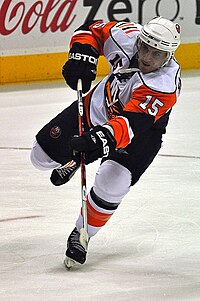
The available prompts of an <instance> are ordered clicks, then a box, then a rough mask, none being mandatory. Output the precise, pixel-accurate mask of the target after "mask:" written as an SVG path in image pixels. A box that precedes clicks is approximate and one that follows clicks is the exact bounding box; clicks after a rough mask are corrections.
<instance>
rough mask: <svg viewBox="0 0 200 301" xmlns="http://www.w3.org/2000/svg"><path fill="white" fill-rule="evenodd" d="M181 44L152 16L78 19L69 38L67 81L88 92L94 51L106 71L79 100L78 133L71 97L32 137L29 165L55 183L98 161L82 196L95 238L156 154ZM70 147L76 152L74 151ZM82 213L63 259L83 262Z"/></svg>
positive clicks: (169, 25) (174, 91)
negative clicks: (81, 156)
mask: <svg viewBox="0 0 200 301" xmlns="http://www.w3.org/2000/svg"><path fill="white" fill-rule="evenodd" d="M179 44H180V27H179V25H178V24H174V23H173V22H171V21H169V20H167V19H165V18H163V17H156V18H154V19H153V20H151V21H150V22H148V23H147V24H145V25H144V26H141V25H139V24H136V23H126V22H108V23H102V22H101V21H97V22H93V23H92V22H91V23H90V24H84V25H82V26H81V27H80V28H78V29H77V30H76V31H75V32H74V34H73V36H72V39H71V43H70V51H69V59H68V61H67V62H66V64H65V65H64V66H63V76H64V78H65V80H66V82H67V84H68V85H69V86H70V87H71V88H72V89H74V90H76V89H77V81H78V79H79V78H80V79H82V82H83V92H84V93H86V92H88V91H89V90H90V87H91V82H92V81H93V80H94V79H95V76H96V65H97V60H98V57H99V55H104V56H105V57H106V59H107V61H108V63H109V65H110V70H111V71H110V74H109V75H108V76H106V77H105V78H104V79H103V80H102V81H100V82H99V83H98V84H97V85H96V86H95V87H94V88H93V89H92V90H91V91H90V92H88V93H87V94H86V95H85V97H84V98H83V101H84V122H85V133H84V134H83V136H81V137H78V136H77V135H78V113H77V101H75V102H74V103H72V104H71V105H70V106H69V107H68V108H66V109H65V110H64V111H63V112H61V113H60V114H59V115H58V116H56V117H55V118H54V119H53V120H51V121H50V122H49V123H48V124H47V125H45V126H44V127H43V128H42V129H41V130H40V131H39V133H38V134H37V135H36V142H35V143H34V146H33V149H32V152H31V161H32V163H33V165H34V166H35V167H36V168H38V169H41V170H49V169H53V172H52V175H51V181H52V183H53V184H54V185H62V184H64V183H66V182H67V181H69V180H70V178H71V177H72V176H73V174H74V173H75V172H76V170H77V169H78V168H79V166H80V159H79V152H80V151H84V152H85V156H86V164H89V163H91V162H93V161H95V160H97V159H98V158H102V161H101V165H100V167H99V169H98V171H97V173H96V176H95V179H94V185H93V187H92V189H91V190H90V192H89V193H88V196H87V206H88V234H89V237H92V236H94V235H95V234H96V233H97V232H98V231H99V230H100V229H101V227H102V226H104V225H105V224H106V222H107V221H108V220H109V218H110V217H111V216H112V214H113V213H114V212H115V210H116V209H117V207H118V206H119V204H120V203H121V201H122V199H123V198H124V196H125V195H126V194H127V193H128V192H129V190H130V187H131V186H133V185H134V184H135V183H136V182H137V181H138V180H139V178H140V176H141V175H142V174H143V173H144V171H145V170H146V169H147V168H148V166H149V165H150V164H151V162H152V161H153V159H154V158H155V156H156V155H157V153H158V151H159V149H160V147H161V143H162V135H163V134H164V133H165V131H166V126H167V123H168V119H169V115H170V112H171V109H172V107H173V106H174V104H175V103H176V101H177V97H178V95H179V92H180V86H181V81H180V67H179V64H178V63H177V61H176V60H175V58H174V52H175V50H176V49H177V48H178V46H179ZM74 151H76V152H74ZM82 220H83V219H82V215H81V213H80V215H79V218H78V220H77V221H76V227H75V228H74V230H73V231H72V233H71V234H70V236H69V238H68V242H67V251H66V256H67V257H68V258H71V259H73V260H75V261H76V262H79V263H81V264H83V263H84V262H85V260H86V254H87V251H86V250H85V248H84V246H83V245H81V243H80V241H79V236H80V233H79V231H80V228H82Z"/></svg>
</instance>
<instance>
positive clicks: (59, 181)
mask: <svg viewBox="0 0 200 301" xmlns="http://www.w3.org/2000/svg"><path fill="white" fill-rule="evenodd" d="M79 167H80V163H77V162H76V161H74V160H71V161H70V162H68V163H67V164H66V165H64V166H62V167H60V168H56V169H54V170H53V171H52V174H51V177H50V180H51V183H52V184H53V185H55V186H60V185H63V184H65V183H67V182H68V181H69V180H70V179H71V177H73V175H74V174H75V172H76V171H77V170H78V169H79Z"/></svg>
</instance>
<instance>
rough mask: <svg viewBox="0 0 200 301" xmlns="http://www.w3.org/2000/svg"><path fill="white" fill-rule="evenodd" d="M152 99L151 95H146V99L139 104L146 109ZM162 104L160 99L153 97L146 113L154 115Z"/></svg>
mask: <svg viewBox="0 0 200 301" xmlns="http://www.w3.org/2000/svg"><path fill="white" fill-rule="evenodd" d="M151 100H152V96H150V95H147V96H146V100H145V101H144V102H142V103H140V104H139V106H140V107H141V108H142V109H143V110H146V109H147V106H148V104H149V103H150V102H151ZM163 105H164V104H163V103H162V101H160V100H159V99H157V98H156V99H155V100H154V101H153V102H152V104H151V106H150V107H149V108H148V109H147V111H148V113H149V114H150V115H152V116H156V115H157V113H158V110H159V107H162V106H163Z"/></svg>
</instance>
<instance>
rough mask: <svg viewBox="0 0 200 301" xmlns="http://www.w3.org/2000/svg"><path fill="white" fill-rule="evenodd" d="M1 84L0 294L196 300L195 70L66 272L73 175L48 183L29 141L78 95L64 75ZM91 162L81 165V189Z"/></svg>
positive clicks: (199, 211) (199, 75) (199, 249)
mask: <svg viewBox="0 0 200 301" xmlns="http://www.w3.org/2000/svg"><path fill="white" fill-rule="evenodd" d="M0 92H1V93H0V121H1V131H0V155H1V161H0V162H1V163H0V164H1V168H0V183H1V189H0V202H1V216H0V301H27V300H29V301H77V300H83V301H89V300H91V301H93V300H95V301H112V300H114V301H118V300H134V301H162V300H163V301H169V300H170V301H172V300H173V301H178V300H180V301H186V300H187V301H193V300H200V72H190V73H184V74H183V90H182V95H181V97H180V98H179V101H178V103H177V105H176V106H175V108H174V110H173V112H172V114H171V118H170V123H169V126H168V131H167V134H166V135H165V137H164V143H163V147H162V149H161V151H160V153H159V155H158V156H157V158H156V159H155V160H154V162H153V163H152V165H151V166H150V167H149V169H148V170H147V171H146V173H145V174H144V175H143V176H142V177H141V179H140V181H139V182H138V183H137V184H136V185H135V186H134V187H133V188H132V189H131V192H130V193H129V194H128V196H127V197H126V198H125V199H124V200H123V202H122V204H121V205H120V207H119V208H118V210H117V211H116V213H115V214H114V215H113V217H112V218H111V219H110V221H109V222H108V223H107V224H106V226H105V227H104V228H103V229H102V230H101V231H100V232H99V233H98V234H97V235H96V236H95V237H94V238H93V239H91V241H90V244H89V253H88V257H87V262H86V264H85V265H83V266H76V267H74V269H73V270H71V271H70V272H69V271H66V270H65V268H64V266H63V258H64V252H65V247H66V239H67V237H68V235H69V234H70V232H71V230H72V229H73V227H74V223H75V220H76V218H77V216H78V214H79V210H80V205H81V201H80V173H79V172H78V173H77V174H76V175H75V176H74V178H73V179H72V180H71V181H70V182H69V183H68V184H67V185H65V186H62V187H53V186H52V185H51V183H50V181H49V176H50V173H49V172H40V171H37V170H35V169H34V168H33V167H32V165H31V163H30V161H29V153H30V150H29V149H30V148H31V146H32V143H33V141H34V136H35V134H36V133H37V131H38V130H39V129H40V128H41V127H42V126H43V125H44V124H45V123H47V122H48V121H49V120H50V119H51V118H52V117H54V116H55V115H56V114H57V113H59V112H60V111H61V110H63V109H64V108H65V107H66V106H67V105H68V104H69V103H70V102H72V101H73V100H75V98H76V93H75V92H72V91H71V90H70V89H69V88H67V87H66V86H65V84H64V83H63V82H50V83H38V84H27V85H16V86H6V87H1V91H0ZM97 167H98V162H97V163H95V164H93V165H92V166H89V167H88V168H87V182H88V189H89V187H90V186H91V185H92V183H93V178H94V174H95V170H96V169H97Z"/></svg>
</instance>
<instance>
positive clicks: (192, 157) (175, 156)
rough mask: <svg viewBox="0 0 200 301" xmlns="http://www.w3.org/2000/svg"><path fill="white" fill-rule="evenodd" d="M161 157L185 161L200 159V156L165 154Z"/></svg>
mask: <svg viewBox="0 0 200 301" xmlns="http://www.w3.org/2000/svg"><path fill="white" fill-rule="evenodd" d="M158 156H160V157H172V158H184V159H200V157H199V156H184V155H168V154H166V155H164V154H158Z"/></svg>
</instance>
